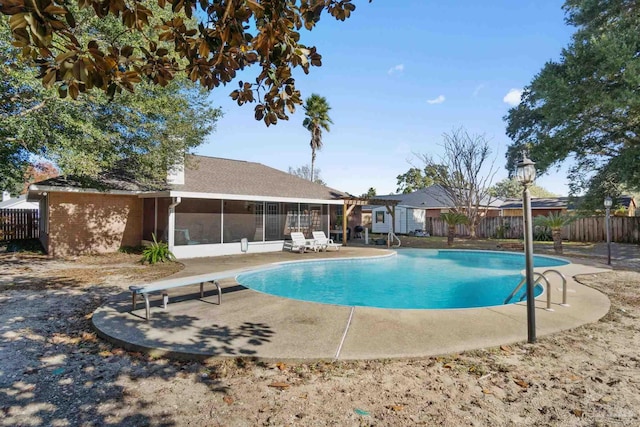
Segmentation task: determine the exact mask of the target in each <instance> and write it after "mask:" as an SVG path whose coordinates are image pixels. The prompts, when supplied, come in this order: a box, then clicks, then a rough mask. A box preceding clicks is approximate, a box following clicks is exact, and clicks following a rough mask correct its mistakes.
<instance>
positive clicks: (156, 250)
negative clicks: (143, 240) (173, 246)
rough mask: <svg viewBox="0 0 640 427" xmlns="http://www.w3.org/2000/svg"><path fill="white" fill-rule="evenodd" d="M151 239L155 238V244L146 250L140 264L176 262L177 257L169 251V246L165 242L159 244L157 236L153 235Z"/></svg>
mask: <svg viewBox="0 0 640 427" xmlns="http://www.w3.org/2000/svg"><path fill="white" fill-rule="evenodd" d="M151 237H153V243H151V244H150V245H149V246H147V247H146V248H144V250H143V251H142V259H141V260H140V262H142V263H143V264H144V263H145V262H148V263H149V264H155V263H157V262H165V261H175V259H176V257H175V256H174V255H173V254H172V253H171V251H170V250H169V245H168V244H166V243H165V242H158V240H157V239H156V235H155V234H151Z"/></svg>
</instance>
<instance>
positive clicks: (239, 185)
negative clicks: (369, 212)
mask: <svg viewBox="0 0 640 427" xmlns="http://www.w3.org/2000/svg"><path fill="white" fill-rule="evenodd" d="M185 166H186V167H185V174H184V175H185V183H184V185H173V186H172V189H174V190H176V191H188V192H198V193H223V194H239V195H255V196H273V197H291V198H306V199H338V198H341V197H344V196H348V194H347V193H344V192H342V191H339V190H336V189H334V188H330V187H327V186H324V185H320V184H316V183H314V182H311V181H309V180H306V179H303V178H300V177H297V176H295V175H292V174H290V173H287V172H283V171H281V170H278V169H274V168H271V167H269V166H265V165H263V164H260V163H254V162H246V161H242V160H230V159H222V158H218V157H205V156H189V157H188V158H187V162H186V165H185Z"/></svg>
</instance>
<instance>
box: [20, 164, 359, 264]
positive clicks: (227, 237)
mask: <svg viewBox="0 0 640 427" xmlns="http://www.w3.org/2000/svg"><path fill="white" fill-rule="evenodd" d="M94 184H95V185H87V184H86V183H84V184H83V183H81V181H80V180H78V179H74V178H66V179H65V178H62V177H58V178H52V179H48V180H45V181H42V182H38V183H36V184H33V185H31V186H30V187H29V200H37V201H38V202H39V203H40V210H41V227H40V228H41V230H40V236H41V241H42V243H43V246H44V247H45V248H46V250H47V252H48V253H49V254H50V255H52V256H65V255H71V254H80V253H104V252H113V251H116V250H118V249H119V248H120V247H122V246H137V245H140V244H141V242H143V241H147V242H148V241H150V240H152V234H155V235H156V236H157V237H158V239H159V240H160V239H162V240H165V241H167V242H168V244H169V249H170V250H171V251H172V252H173V253H174V255H175V256H176V257H177V258H194V257H204V256H215V255H229V254H238V253H241V252H243V251H245V250H248V251H249V252H269V251H279V250H282V246H283V242H284V240H285V239H287V238H289V236H290V233H291V231H302V232H305V234H308V235H310V233H311V231H313V230H324V231H325V232H327V233H328V232H329V230H330V229H331V225H332V224H335V222H336V218H337V217H338V216H340V215H342V212H343V209H345V208H346V207H347V203H348V202H347V201H346V199H347V198H348V195H347V194H346V193H343V192H341V191H338V190H335V189H332V188H329V187H326V186H323V185H320V184H316V183H313V182H310V181H308V180H305V179H302V178H299V177H297V176H294V175H291V174H288V173H286V172H283V171H280V170H277V169H273V168H270V167H268V166H265V165H262V164H260V163H253V162H245V161H239V160H230V159H221V158H213V157H204V156H188V158H187V162H186V166H185V167H178V168H176V169H175V170H174V171H172V172H171V173H170V174H169V175H168V177H167V185H163V187H164V188H162V187H161V188H160V189H159V190H158V189H153V188H150V187H145V186H144V185H141V184H140V183H137V182H135V181H133V180H128V179H126V178H124V177H122V176H118V174H113V173H112V174H104V175H103V176H102V177H101V178H100V179H98V180H97V181H95V183H94ZM354 205H355V203H354ZM349 209H353V214H352V215H350V216H349V221H348V223H347V225H348V226H349V227H351V228H353V227H354V226H355V225H357V223H358V222H359V217H360V212H359V211H360V206H355V208H354V206H350V208H349ZM347 212H348V210H347ZM243 239H246V240H247V242H248V244H247V245H246V246H244V245H242V244H241V242H242V240H243Z"/></svg>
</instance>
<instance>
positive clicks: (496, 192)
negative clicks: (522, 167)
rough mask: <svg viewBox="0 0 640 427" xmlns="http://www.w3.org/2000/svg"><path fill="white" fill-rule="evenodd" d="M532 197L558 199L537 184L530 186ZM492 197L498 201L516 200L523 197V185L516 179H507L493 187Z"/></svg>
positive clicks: (555, 195)
mask: <svg viewBox="0 0 640 427" xmlns="http://www.w3.org/2000/svg"><path fill="white" fill-rule="evenodd" d="M529 192H530V193H531V196H532V197H557V194H554V193H552V192H551V191H549V190H547V189H545V188H542V187H539V186H537V185H535V184H533V185H531V186H529ZM491 196H493V197H495V198H498V199H514V198H518V197H522V184H520V183H519V182H518V180H517V179H515V178H505V179H503V180H502V181H499V182H496V183H495V185H494V186H493V187H491Z"/></svg>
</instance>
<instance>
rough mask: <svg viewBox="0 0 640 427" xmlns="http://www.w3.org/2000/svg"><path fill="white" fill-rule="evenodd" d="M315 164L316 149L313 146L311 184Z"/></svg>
mask: <svg viewBox="0 0 640 427" xmlns="http://www.w3.org/2000/svg"><path fill="white" fill-rule="evenodd" d="M315 163H316V149H315V148H313V146H311V176H310V177H309V180H311V182H313V169H314V165H315Z"/></svg>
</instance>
